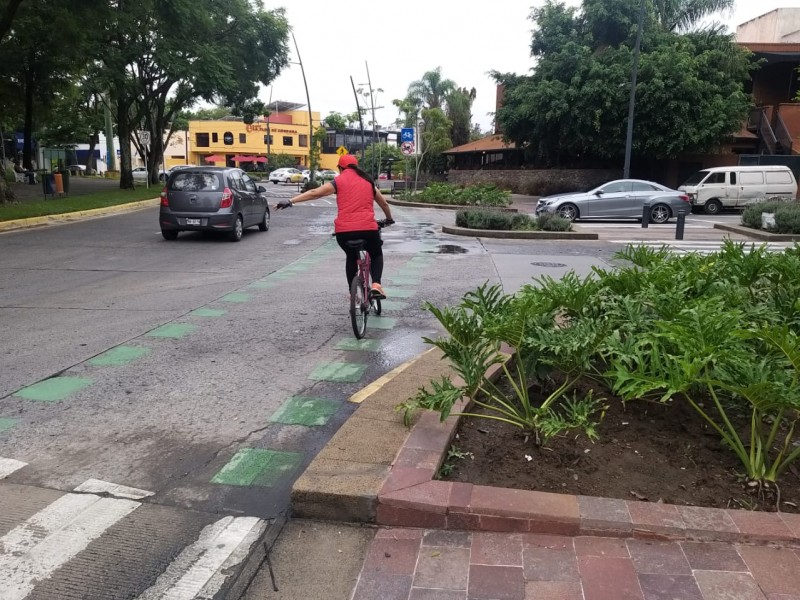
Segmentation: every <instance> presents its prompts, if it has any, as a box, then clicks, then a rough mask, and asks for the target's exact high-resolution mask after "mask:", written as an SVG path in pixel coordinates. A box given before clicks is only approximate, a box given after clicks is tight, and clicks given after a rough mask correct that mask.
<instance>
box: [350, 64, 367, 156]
mask: <svg viewBox="0 0 800 600" xmlns="http://www.w3.org/2000/svg"><path fill="white" fill-rule="evenodd" d="M350 85H352V86H353V95H354V96H355V97H356V110H357V111H358V123H359V125H360V126H361V156H362V158H363V156H364V151H365V150H366V149H367V143H366V142H365V141H364V119H363V117H362V116H361V105H360V104H359V103H358V92H356V84H355V83H353V76H352V75H351V76H350Z"/></svg>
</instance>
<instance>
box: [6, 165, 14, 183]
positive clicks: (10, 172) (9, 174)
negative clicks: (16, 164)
mask: <svg viewBox="0 0 800 600" xmlns="http://www.w3.org/2000/svg"><path fill="white" fill-rule="evenodd" d="M3 175H4V177H5V179H6V183H14V182H15V181H16V180H17V178H16V176H15V175H14V169H12V168H11V167H6V169H5V173H4V174H3Z"/></svg>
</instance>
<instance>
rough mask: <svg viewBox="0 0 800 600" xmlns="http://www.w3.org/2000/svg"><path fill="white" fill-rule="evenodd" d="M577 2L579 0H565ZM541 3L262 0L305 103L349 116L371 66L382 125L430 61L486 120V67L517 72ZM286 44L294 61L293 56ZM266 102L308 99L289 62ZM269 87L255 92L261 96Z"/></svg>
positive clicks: (749, 2) (753, 13)
mask: <svg viewBox="0 0 800 600" xmlns="http://www.w3.org/2000/svg"><path fill="white" fill-rule="evenodd" d="M565 1H566V3H567V4H569V5H573V6H578V5H580V0H565ZM542 3H543V2H542V1H541V0H495V2H481V3H480V4H479V3H478V2H477V1H476V0H461V1H457V0H447V1H445V0H424V1H423V0H404V1H403V2H386V1H385V0H377V1H372V2H356V3H342V4H338V6H337V3H334V2H330V1H328V0H302V1H300V0H292V1H291V3H289V0H283V2H281V1H279V0H265V5H266V7H267V8H278V7H281V6H282V7H284V8H285V9H286V15H287V17H288V19H289V23H290V25H291V26H292V28H293V31H294V35H295V39H296V40H297V46H298V48H299V50H300V56H301V58H302V59H303V66H304V68H305V72H306V77H307V79H308V91H309V95H310V97H311V108H312V110H314V111H318V112H319V113H320V115H321V117H322V118H324V117H325V116H327V115H328V113H330V112H333V111H337V112H341V113H352V112H355V100H354V97H353V90H352V87H351V86H350V76H351V75H352V77H353V81H354V82H355V84H356V87H360V84H364V86H363V87H364V88H365V89H366V88H367V86H366V82H367V71H366V65H365V61H366V62H367V63H368V64H369V73H370V77H371V80H372V87H373V88H375V89H377V88H381V89H383V92H382V93H379V94H378V95H377V97H376V99H375V106H376V107H378V106H383V107H386V108H384V109H382V110H378V111H376V114H377V120H378V122H379V123H380V124H381V125H384V126H386V125H389V124H391V123H392V122H394V120H395V119H396V118H397V109H396V108H395V107H394V106H393V105H392V100H393V99H394V98H402V97H404V96H405V94H406V90H407V88H408V84H409V83H410V82H411V81H414V80H416V79H419V78H420V77H421V76H422V74H423V73H425V72H426V71H429V70H432V69H434V68H436V67H438V66H440V67H441V68H442V73H443V75H444V76H445V77H447V78H449V79H452V80H453V81H455V82H456V84H457V85H458V86H460V87H466V88H472V87H474V88H475V89H476V91H477V97H476V99H475V103H474V104H473V110H472V113H473V121H474V122H476V123H479V124H480V126H481V129H483V130H484V131H486V130H488V129H489V128H490V127H491V126H492V117H491V115H490V114H489V113H491V112H494V110H495V85H494V82H493V80H492V79H491V78H490V77H489V75H488V72H489V71H492V70H496V71H501V72H514V73H525V72H527V71H528V70H529V69H530V68H531V65H532V62H531V59H530V50H529V44H530V39H531V29H532V26H533V24H532V22H531V21H530V20H529V19H528V16H529V15H530V12H531V8H532V7H535V6H541V4H542ZM784 7H800V0H737V1H736V7H735V9H734V11H733V12H732V13H727V14H725V13H721V14H720V15H718V17H717V18H716V20H718V21H720V22H722V23H725V24H726V25H727V26H728V28H729V30H731V31H732V32H734V31H735V30H736V25H738V24H740V23H743V22H745V21H748V20H750V19H753V18H755V17H757V16H759V15H761V14H764V13H766V12H769V11H770V10H773V9H775V8H784ZM296 57H297V55H296V54H295V52H294V48H292V58H291V59H290V60H292V61H295V62H296V61H297V58H296ZM271 93H272V99H273V100H285V101H290V102H302V103H303V104H305V103H306V95H305V89H304V88H303V77H302V74H301V72H300V66H299V65H296V64H292V65H289V68H287V69H286V70H285V71H284V72H283V73H282V74H281V75H280V77H278V79H276V80H275V82H274V83H273V85H272V90H271ZM269 96H270V89H269V88H267V89H266V90H265V91H264V93H263V94H262V100H264V101H267V100H269Z"/></svg>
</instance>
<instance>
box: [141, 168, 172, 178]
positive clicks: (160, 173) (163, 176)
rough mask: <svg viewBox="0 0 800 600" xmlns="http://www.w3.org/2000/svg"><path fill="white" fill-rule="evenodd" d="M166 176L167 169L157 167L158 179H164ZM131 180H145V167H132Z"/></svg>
mask: <svg viewBox="0 0 800 600" xmlns="http://www.w3.org/2000/svg"><path fill="white" fill-rule="evenodd" d="M167 177H169V170H167V171H165V170H163V169H159V171H158V180H159V181H166V180H167ZM133 180H134V181H147V168H146V167H136V168H135V169H133Z"/></svg>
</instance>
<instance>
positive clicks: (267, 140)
mask: <svg viewBox="0 0 800 600" xmlns="http://www.w3.org/2000/svg"><path fill="white" fill-rule="evenodd" d="M264 143H265V144H274V143H275V142H273V141H272V136H271V135H265V136H264Z"/></svg>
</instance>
